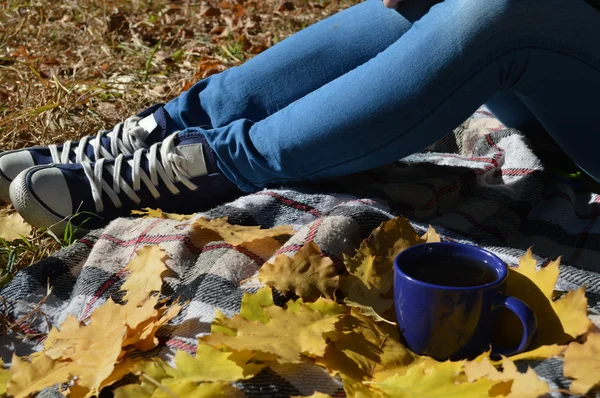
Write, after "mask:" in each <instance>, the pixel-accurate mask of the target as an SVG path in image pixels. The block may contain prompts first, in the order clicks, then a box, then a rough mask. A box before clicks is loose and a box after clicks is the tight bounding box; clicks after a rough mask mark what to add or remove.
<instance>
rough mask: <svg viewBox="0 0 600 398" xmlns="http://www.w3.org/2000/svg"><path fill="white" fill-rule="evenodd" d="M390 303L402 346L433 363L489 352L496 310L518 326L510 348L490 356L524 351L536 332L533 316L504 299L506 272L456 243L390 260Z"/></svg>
mask: <svg viewBox="0 0 600 398" xmlns="http://www.w3.org/2000/svg"><path fill="white" fill-rule="evenodd" d="M394 271H395V272H394V303H395V306H396V314H397V318H398V325H399V327H400V331H401V333H402V336H403V337H404V340H405V344H406V345H407V347H408V348H409V349H411V350H412V351H413V352H415V353H417V354H419V355H427V356H431V357H433V358H435V359H437V360H440V361H443V360H446V359H452V360H458V359H465V358H470V357H474V356H476V355H479V354H481V353H482V352H484V351H486V350H488V349H489V348H490V343H491V338H492V328H493V321H494V317H495V316H497V315H498V312H499V311H497V310H498V309H500V308H507V309H508V310H510V311H512V312H514V313H515V314H516V315H517V317H518V318H519V320H520V321H521V323H522V324H523V337H522V339H521V342H520V343H519V344H518V346H516V347H510V348H504V349H495V348H494V347H492V354H496V355H497V354H502V355H513V354H516V353H519V352H522V351H524V350H525V349H526V348H527V346H528V345H529V344H530V342H531V340H532V339H533V337H534V335H535V333H536V330H537V321H536V318H535V314H534V313H533V311H532V310H531V309H530V308H529V307H528V306H527V305H526V304H525V303H523V302H522V301H521V300H518V299H516V298H514V297H507V296H505V295H504V294H503V293H504V292H505V287H506V279H507V277H508V268H507V266H506V264H505V263H504V262H503V261H502V260H501V259H500V258H498V257H497V256H496V255H494V254H492V253H490V252H488V251H486V250H483V249H481V248H478V247H476V246H470V245H464V244H460V243H449V242H442V243H425V244H420V245H416V246H413V247H410V248H408V249H406V250H404V251H402V252H401V253H400V254H398V256H397V257H396V259H395V260H394Z"/></svg>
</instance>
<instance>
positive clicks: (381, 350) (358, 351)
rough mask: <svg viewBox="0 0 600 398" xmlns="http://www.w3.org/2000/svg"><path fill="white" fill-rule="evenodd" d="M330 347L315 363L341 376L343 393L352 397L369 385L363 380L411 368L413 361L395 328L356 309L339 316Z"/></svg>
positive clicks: (412, 356)
mask: <svg viewBox="0 0 600 398" xmlns="http://www.w3.org/2000/svg"><path fill="white" fill-rule="evenodd" d="M327 336H328V338H329V339H330V341H331V342H330V344H329V345H328V347H327V350H326V352H325V356H324V357H323V358H318V359H317V360H316V362H317V364H319V365H322V366H324V367H326V368H327V369H328V370H329V372H331V373H333V374H338V373H339V374H340V376H341V377H342V380H343V381H344V389H345V390H346V394H348V395H349V396H354V395H356V394H358V393H359V392H360V391H362V392H363V393H366V391H367V390H370V389H371V388H370V386H368V385H362V384H361V382H362V381H367V380H371V379H372V378H373V377H374V376H375V374H380V373H382V372H386V371H388V370H391V369H393V370H394V373H398V372H399V371H400V369H401V368H407V367H408V366H410V365H411V364H412V363H413V362H414V360H415V358H416V355H414V354H413V353H412V352H410V351H409V350H408V349H407V348H406V347H404V346H403V345H402V344H400V342H399V332H398V328H397V327H396V326H392V325H389V324H387V323H381V322H376V321H375V320H374V319H373V318H371V317H368V316H363V315H361V314H359V313H357V312H356V310H355V309H352V310H351V311H350V314H348V315H346V316H344V317H342V319H341V320H340V322H338V324H337V325H336V331H335V332H334V333H328V335H327Z"/></svg>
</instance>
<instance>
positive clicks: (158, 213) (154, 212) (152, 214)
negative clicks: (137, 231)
mask: <svg viewBox="0 0 600 398" xmlns="http://www.w3.org/2000/svg"><path fill="white" fill-rule="evenodd" d="M131 214H133V215H135V216H143V217H147V218H164V219H170V220H177V221H187V220H190V219H191V218H193V217H194V215H193V214H177V213H165V212H164V211H162V210H161V209H151V208H149V207H146V208H144V209H141V210H132V211H131Z"/></svg>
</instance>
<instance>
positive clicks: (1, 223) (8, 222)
mask: <svg viewBox="0 0 600 398" xmlns="http://www.w3.org/2000/svg"><path fill="white" fill-rule="evenodd" d="M30 234H31V225H29V224H27V222H25V220H23V217H21V215H20V214H19V213H17V212H16V211H15V210H12V209H9V208H6V207H4V208H2V209H0V238H1V239H4V240H6V241H13V240H15V239H19V238H20V237H21V236H25V237H27V236H29V235H30Z"/></svg>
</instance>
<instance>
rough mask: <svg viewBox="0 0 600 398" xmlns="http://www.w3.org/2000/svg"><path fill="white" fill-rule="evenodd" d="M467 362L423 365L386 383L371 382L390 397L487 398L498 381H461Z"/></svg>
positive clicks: (421, 363) (384, 381) (417, 365)
mask: <svg viewBox="0 0 600 398" xmlns="http://www.w3.org/2000/svg"><path fill="white" fill-rule="evenodd" d="M463 364H464V362H460V361H459V362H449V361H447V362H437V363H434V364H432V363H427V362H419V363H417V364H415V365H413V366H411V367H409V368H408V370H407V371H406V373H405V374H404V375H393V376H390V377H388V378H387V379H385V380H383V381H377V382H370V384H371V385H372V386H374V387H376V388H377V389H379V390H381V391H382V392H384V393H385V394H387V395H388V396H390V397H397V398H402V397H407V398H408V397H411V398H412V397H417V396H418V397H428V398H437V397H440V398H442V397H443V398H451V397H460V398H467V397H485V396H487V395H488V391H489V390H490V388H492V387H493V386H494V384H496V383H495V382H494V381H492V380H489V379H486V378H482V379H479V380H476V381H474V382H468V381H466V382H459V381H458V380H457V379H458V377H459V376H460V374H461V372H462V367H463Z"/></svg>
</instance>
